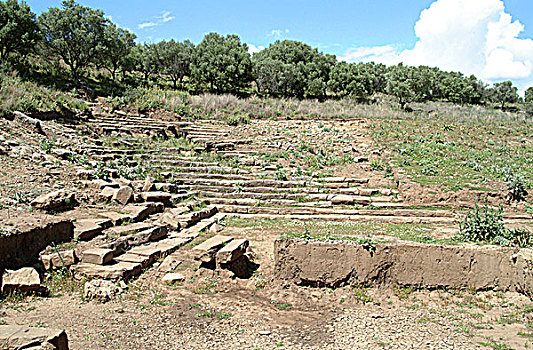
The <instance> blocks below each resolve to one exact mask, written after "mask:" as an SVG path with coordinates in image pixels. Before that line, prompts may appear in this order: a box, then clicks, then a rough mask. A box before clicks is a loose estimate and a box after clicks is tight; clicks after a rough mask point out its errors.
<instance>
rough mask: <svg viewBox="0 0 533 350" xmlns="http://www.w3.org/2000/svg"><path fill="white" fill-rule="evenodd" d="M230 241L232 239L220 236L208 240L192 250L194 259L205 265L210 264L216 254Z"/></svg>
mask: <svg viewBox="0 0 533 350" xmlns="http://www.w3.org/2000/svg"><path fill="white" fill-rule="evenodd" d="M232 240H233V237H230V236H222V235H217V236H214V237H212V238H209V239H208V240H207V241H205V242H203V243H201V244H199V245H197V246H196V247H194V248H192V252H193V254H194V259H195V260H200V261H201V262H203V263H206V264H209V263H212V262H213V261H214V260H215V258H216V253H217V252H218V251H219V250H220V249H221V248H222V247H224V245H226V244H227V243H229V242H230V241H232Z"/></svg>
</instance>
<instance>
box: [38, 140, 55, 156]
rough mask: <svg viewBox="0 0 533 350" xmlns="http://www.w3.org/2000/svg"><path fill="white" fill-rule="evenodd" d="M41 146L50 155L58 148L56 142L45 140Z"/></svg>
mask: <svg viewBox="0 0 533 350" xmlns="http://www.w3.org/2000/svg"><path fill="white" fill-rule="evenodd" d="M39 146H40V147H41V150H43V151H44V152H46V153H50V151H51V150H52V149H54V148H55V147H56V143H55V142H54V140H43V141H42V142H41V143H40V145H39Z"/></svg>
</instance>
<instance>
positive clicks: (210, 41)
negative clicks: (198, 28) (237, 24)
mask: <svg viewBox="0 0 533 350" xmlns="http://www.w3.org/2000/svg"><path fill="white" fill-rule="evenodd" d="M192 76H193V77H194V78H195V79H196V80H197V81H199V82H201V83H206V84H208V85H209V87H210V88H211V89H215V90H216V91H218V92H235V91H237V90H238V89H240V88H244V87H246V86H248V85H249V83H250V82H251V80H252V61H251V59H250V54H249V53H248V46H247V45H246V44H244V43H242V42H241V39H240V38H239V37H238V36H237V35H227V36H226V37H223V36H222V35H220V34H218V33H209V34H207V35H206V36H205V37H204V39H203V40H202V42H201V43H200V44H199V45H198V46H197V47H196V50H195V52H194V55H193V67H192Z"/></svg>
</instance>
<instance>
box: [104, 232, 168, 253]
mask: <svg viewBox="0 0 533 350" xmlns="http://www.w3.org/2000/svg"><path fill="white" fill-rule="evenodd" d="M167 236H168V228H167V226H165V225H160V224H154V225H153V226H152V227H150V228H148V229H146V230H142V231H140V232H137V233H132V234H128V235H125V236H120V237H118V238H116V239H115V240H114V241H113V242H110V243H106V244H103V245H102V246H101V247H102V248H105V249H110V250H112V251H113V255H114V256H117V255H120V254H123V253H125V252H127V251H128V250H130V249H131V248H132V247H136V246H139V245H142V244H146V243H149V242H156V241H159V240H161V239H163V238H165V237H167Z"/></svg>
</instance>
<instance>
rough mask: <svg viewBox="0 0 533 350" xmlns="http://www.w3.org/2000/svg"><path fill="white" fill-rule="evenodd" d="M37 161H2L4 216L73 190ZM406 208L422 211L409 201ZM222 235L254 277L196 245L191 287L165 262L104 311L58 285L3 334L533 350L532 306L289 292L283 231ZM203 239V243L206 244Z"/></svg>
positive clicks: (184, 254)
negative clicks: (207, 258) (23, 329)
mask: <svg viewBox="0 0 533 350" xmlns="http://www.w3.org/2000/svg"><path fill="white" fill-rule="evenodd" d="M162 119H165V120H166V119H167V118H166V116H163V117H162ZM262 123H266V122H262ZM356 126H357V128H359V127H360V128H361V129H363V126H361V125H359V124H357V125H356ZM354 128H355V127H354ZM354 133H355V132H354ZM250 135H251V134H247V136H250ZM21 136H23V135H21ZM289 136H290V135H289ZM305 137H307V138H311V136H305ZM356 137H357V140H358V142H359V143H363V142H366V143H370V142H371V140H369V138H368V136H367V135H366V134H364V133H362V132H361V133H360V134H357V135H356ZM302 138H303V136H302ZM21 145H24V144H23V142H21ZM32 146H33V148H32V149H33V150H35V149H37V148H40V147H41V146H40V145H39V143H38V142H34V143H33V145H32ZM341 146H344V145H339V146H337V147H338V148H341ZM32 149H28V150H27V152H31V151H32ZM374 156H376V157H378V156H379V154H372V157H374ZM32 157H33V154H31V153H28V154H27V155H26V157H21V158H20V159H13V158H7V157H1V159H2V163H1V164H0V167H1V169H0V182H1V183H2V184H3V185H2V186H1V187H0V197H2V198H4V199H6V201H8V202H6V203H4V204H3V205H4V206H5V207H6V208H13V207H14V206H18V207H21V208H26V209H27V208H28V203H29V200H30V199H31V198H33V197H36V196H37V195H39V194H41V193H44V192H49V191H50V190H52V189H58V188H64V187H75V186H76V184H75V183H73V181H72V179H73V178H74V177H75V176H74V174H75V171H76V169H75V167H74V166H65V165H64V164H63V165H61V163H57V162H52V161H50V160H47V159H46V158H43V159H41V158H39V156H35V158H32ZM372 157H371V158H372ZM46 162H48V163H46ZM369 173H371V171H370V170H369V169H368V167H366V168H361V167H359V166H355V165H347V166H345V167H343V168H342V169H340V170H339V171H337V172H334V173H333V174H332V175H343V176H348V175H350V176H355V177H358V176H365V175H368V174H369ZM378 175H379V174H378ZM372 181H375V182H372V185H375V186H387V185H389V183H390V181H391V180H390V179H384V178H383V177H382V176H381V175H379V176H377V177H375V179H374V180H372ZM417 191H418V192H419V189H416V188H415V189H414V190H413V191H412V192H413V193H415V192H417ZM407 193H410V192H407ZM438 195H439V193H437V194H435V196H434V197H431V198H429V197H427V198H426V197H424V198H425V200H421V199H420V198H421V197H420V193H419V196H418V200H419V201H421V202H424V203H426V204H427V203H430V202H433V201H439V200H442V198H440V199H439V198H437V197H438ZM424 198H423V199H424ZM80 199H81V201H82V202H84V200H83V197H82V198H80ZM455 199H457V202H461V203H462V201H463V200H464V201H468V200H470V198H453V200H455ZM450 200H451V201H452V202H453V200H452V199H450ZM406 201H407V202H408V203H410V204H411V203H414V204H417V203H418V202H416V201H415V199H413V201H412V202H411V198H410V197H409V196H407V198H406ZM93 204H94V203H93ZM1 209H2V207H0V210H1ZM85 209H86V207H84V206H81V207H80V208H79V209H77V213H78V214H79V215H78V214H76V215H77V216H79V217H83V215H84V214H85V212H84V210H85ZM92 209H94V208H92ZM7 210H9V209H4V210H3V211H0V223H2V224H6V223H9V222H10V220H12V219H11V218H10V216H11V215H12V214H13V211H11V213H8V212H7ZM6 215H8V216H9V217H8V218H6ZM221 234H225V235H226V234H227V235H231V236H234V237H240V236H242V237H244V238H247V239H248V240H249V241H250V244H251V247H252V249H253V251H254V254H255V263H256V264H258V265H259V267H258V269H257V270H256V271H255V272H254V274H253V275H252V277H251V278H249V279H235V278H231V276H230V275H229V273H226V272H223V271H222V272H221V271H212V270H208V269H204V268H200V266H199V264H198V263H197V262H195V261H193V260H192V258H191V253H190V249H191V248H192V246H193V245H194V244H195V242H193V244H191V245H188V246H185V247H183V248H181V249H180V250H179V251H178V255H179V259H180V261H181V264H180V265H179V267H178V268H177V272H181V273H183V274H184V275H185V277H186V278H185V281H184V282H182V283H178V284H174V285H167V284H164V283H163V282H161V277H162V276H163V274H164V273H162V272H160V271H158V266H159V263H156V264H155V265H153V266H152V267H151V268H149V269H148V270H147V271H145V272H144V273H143V274H142V275H141V276H140V277H139V278H137V279H134V280H132V281H130V282H129V283H128V287H127V289H126V291H125V292H124V293H123V294H122V295H120V296H119V297H118V298H117V299H115V300H112V301H109V302H106V303H100V302H95V301H87V300H84V299H83V297H82V289H83V284H82V283H73V282H72V281H71V280H69V279H68V278H61V276H56V277H54V276H52V278H51V279H50V280H49V281H48V282H47V284H48V286H49V287H50V290H51V296H50V297H27V298H7V299H0V324H10V325H12V324H20V325H25V326H33V327H49V328H60V329H65V330H66V333H67V334H68V337H69V342H70V348H71V349H74V350H76V349H80V350H81V349H159V350H160V349H491V348H492V349H526V348H532V347H533V306H532V305H533V304H532V303H531V300H530V299H529V298H527V297H524V296H521V295H518V294H515V293H495V292H490V291H487V292H479V293H474V292H471V291H456V290H449V291H443V290H435V291H430V290H414V289H411V288H406V287H395V286H373V287H369V288H365V287H360V288H352V287H343V288H338V289H323V288H322V289H318V288H316V289H315V288H308V287H298V286H294V285H287V284H286V283H284V282H283V281H280V280H276V278H275V277H274V275H273V267H274V254H273V248H274V241H275V240H276V239H277V238H278V237H279V232H275V231H269V230H265V229H262V228H260V227H249V228H242V227H231V226H227V227H225V228H224V230H223V231H222V232H221ZM201 239H205V237H200V238H199V239H197V241H198V240H201ZM0 249H1V248H0ZM339 263H342V262H339ZM72 290H74V291H73V292H72Z"/></svg>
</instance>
